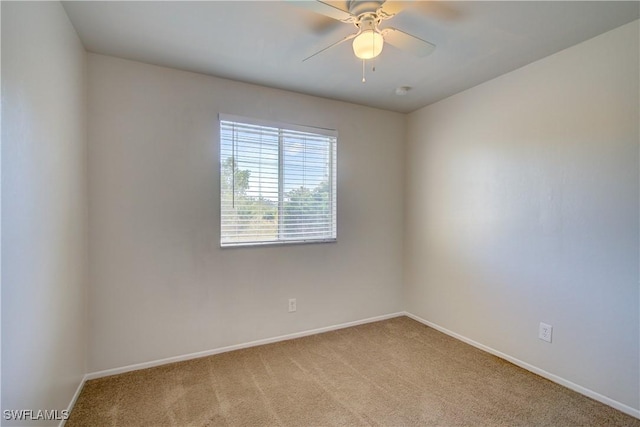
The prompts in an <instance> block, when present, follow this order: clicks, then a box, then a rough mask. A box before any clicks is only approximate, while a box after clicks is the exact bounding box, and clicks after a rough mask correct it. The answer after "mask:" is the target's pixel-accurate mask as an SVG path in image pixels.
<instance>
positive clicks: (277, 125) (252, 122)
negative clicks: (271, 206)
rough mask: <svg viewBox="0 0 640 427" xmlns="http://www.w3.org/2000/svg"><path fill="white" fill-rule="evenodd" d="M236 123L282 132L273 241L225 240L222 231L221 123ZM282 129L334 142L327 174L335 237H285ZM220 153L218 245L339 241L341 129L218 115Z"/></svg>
mask: <svg viewBox="0 0 640 427" xmlns="http://www.w3.org/2000/svg"><path fill="white" fill-rule="evenodd" d="M223 121H224V122H235V123H238V124H241V125H249V126H260V127H267V128H272V129H278V133H279V134H280V136H279V138H278V202H277V204H278V206H277V211H278V223H277V231H276V234H277V237H276V238H275V239H274V240H264V241H245V242H231V243H229V242H223V240H222V239H223V233H222V225H223V223H222V221H223V213H222V211H223V201H222V197H223V192H222V173H223V171H222V146H223V140H222V138H223V137H222V122H223ZM283 131H293V132H303V133H309V134H315V135H320V136H324V137H327V138H329V139H331V138H332V139H333V141H329V144H330V145H329V147H330V148H329V156H330V162H329V166H328V177H329V179H330V182H329V188H330V190H331V193H330V215H331V217H332V222H331V227H332V234H333V237H322V238H309V237H303V238H290V239H286V238H282V237H281V236H282V234H283V228H284V225H283V222H282V220H283V216H282V215H281V214H282V210H283V205H284V202H285V194H286V192H285V191H284V179H283V171H284V160H283V150H284V147H283V136H282V133H283ZM218 132H219V134H218V153H217V161H218V167H219V170H218V178H219V180H220V181H219V184H220V185H219V191H220V192H219V195H218V207H219V218H220V222H219V231H220V239H219V245H220V248H223V249H228V248H241V247H245V248H246V247H261V246H281V245H301V244H315V243H336V242H337V241H338V209H337V205H338V182H337V169H338V132H337V130H335V129H327V128H321V127H315V126H309V125H298V124H291V123H284V122H278V121H274V120H263V119H256V118H250V117H244V116H239V115H235V114H225V113H219V114H218Z"/></svg>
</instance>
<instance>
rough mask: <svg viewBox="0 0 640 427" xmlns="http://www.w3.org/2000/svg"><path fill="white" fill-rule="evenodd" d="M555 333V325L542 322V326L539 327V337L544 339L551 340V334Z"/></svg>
mask: <svg viewBox="0 0 640 427" xmlns="http://www.w3.org/2000/svg"><path fill="white" fill-rule="evenodd" d="M552 333H553V326H551V325H547V324H546V323H542V322H540V328H539V329H538V338H540V339H541V340H542V341H546V342H551V334H552Z"/></svg>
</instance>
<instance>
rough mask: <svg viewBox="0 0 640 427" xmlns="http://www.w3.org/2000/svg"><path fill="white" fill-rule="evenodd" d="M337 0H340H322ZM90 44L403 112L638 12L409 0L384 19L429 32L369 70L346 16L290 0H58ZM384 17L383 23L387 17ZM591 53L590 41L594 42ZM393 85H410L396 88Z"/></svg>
mask: <svg viewBox="0 0 640 427" xmlns="http://www.w3.org/2000/svg"><path fill="white" fill-rule="evenodd" d="M331 3H332V4H335V5H336V6H339V7H342V8H344V9H346V2H345V1H342V2H340V1H338V2H331ZM64 7H65V9H66V11H67V14H68V15H69V18H70V19H71V22H72V23H73V25H74V26H75V28H76V30H77V32H78V34H79V36H80V39H81V40H82V42H83V43H84V46H85V47H86V49H87V50H89V51H91V52H96V53H102V54H106V55H113V56H118V57H122V58H128V59H133V60H137V61H142V62H146V63H150V64H157V65H162V66H167V67H174V68H179V69H183V70H189V71H195V72H199V73H205V74H210V75H214V76H218V77H224V78H229V79H234V80H240V81H244V82H249V83H256V84H260V85H264V86H269V87H275V88H281V89H287V90H291V91H296V92H302V93H307V94H311V95H316V96H322V97H326V98H332V99H339V100H343V101H349V102H354V103H357V104H363V105H369V106H373V107H379V108H383V109H387V110H392V111H399V112H410V111H413V110H416V109H418V108H420V107H422V106H425V105H428V104H431V103H433V102H436V101H438V100H440V99H443V98H445V97H447V96H450V95H453V94H455V93H457V92H460V91H462V90H464V89H467V88H470V87H472V86H475V85H477V84H479V83H481V82H484V81H486V80H489V79H491V78H494V77H497V76H499V75H501V74H504V73H506V72H509V71H511V70H514V69H516V68H519V67H521V66H523V65H525V64H528V63H531V62H533V61H535V60H537V59H540V58H543V57H545V56H547V55H550V54H552V53H554V52H557V51H559V50H562V49H565V48H567V47H569V46H572V45H574V44H577V43H579V42H581V41H583V40H586V39H589V38H591V37H594V36H596V35H598V34H601V33H603V32H606V31H608V30H610V29H613V28H616V27H618V26H620V25H623V24H625V23H627V22H631V21H633V20H636V19H638V17H639V15H640V13H639V11H640V3H639V2H637V1H626V2H613V1H602V2H595V1H587V2H579V1H566V2H564V1H562V2H561V1H553V2H551V1H548V2H541V1H532V2H524V1H517V2H516V1H513V2H512V1H497V2H485V1H468V2H436V1H414V2H406V5H405V9H404V10H403V12H401V13H399V14H398V15H396V16H394V17H393V18H391V19H390V20H388V21H385V22H384V25H386V26H393V27H395V28H398V29H401V30H403V31H406V32H408V33H411V34H414V35H416V36H418V37H420V38H422V39H424V40H428V41H430V42H432V43H434V44H435V45H436V46H437V48H436V50H435V52H434V53H433V54H432V55H430V56H428V57H426V58H417V57H414V56H412V55H411V54H409V53H406V52H403V51H399V50H397V49H396V48H394V47H393V46H385V48H384V50H383V52H382V54H381V55H380V56H379V57H378V58H377V59H376V61H375V65H376V71H375V72H371V68H370V67H368V70H367V82H366V83H361V81H360V80H361V73H362V62H361V61H359V60H357V59H356V58H355V56H354V55H353V51H352V49H351V46H350V43H348V42H347V43H343V44H341V45H339V46H337V47H335V48H333V49H330V50H328V51H326V52H324V53H322V54H320V55H318V56H316V57H314V58H312V59H311V60H309V61H306V62H304V63H303V62H302V59H304V58H305V57H307V56H309V55H311V54H312V53H314V52H316V51H318V50H320V49H322V48H324V47H326V46H328V45H330V44H332V43H334V42H336V41H338V40H340V39H341V38H343V37H345V36H346V35H348V34H350V33H353V32H354V31H355V27H354V26H353V25H352V24H344V23H341V22H338V21H334V20H332V19H330V18H327V17H324V16H322V15H318V14H315V13H313V12H311V11H309V10H307V9H305V8H303V7H300V6H299V5H297V4H296V2H292V1H195V2H184V1H178V2H172V1H142V2H108V1H107V2H103V1H88V2H81V1H75V2H64ZM384 25H383V26H384ZM593 54H594V55H598V52H593ZM399 86H411V87H412V89H411V90H410V91H409V93H408V94H407V95H405V96H398V95H395V93H394V92H395V89H396V88H397V87H399Z"/></svg>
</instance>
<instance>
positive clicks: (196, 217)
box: [89, 54, 405, 371]
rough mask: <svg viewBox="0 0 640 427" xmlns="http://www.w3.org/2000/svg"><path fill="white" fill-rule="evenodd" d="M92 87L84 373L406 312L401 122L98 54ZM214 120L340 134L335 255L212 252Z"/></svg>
mask: <svg viewBox="0 0 640 427" xmlns="http://www.w3.org/2000/svg"><path fill="white" fill-rule="evenodd" d="M89 87H90V92H89V99H90V103H89V104H90V105H89V123H90V126H89V129H90V130H89V200H90V207H89V213H90V223H91V227H90V249H91V250H90V283H91V286H90V304H89V305H90V308H91V310H90V311H91V313H90V317H91V331H92V334H91V342H90V359H89V360H90V361H89V370H90V371H97V370H102V369H108V368H115V367H122V366H125V365H128V364H133V363H140V362H146V361H151V360H156V359H160V358H166V357H171V356H177V355H183V354H188V353H192V352H197V351H204V350H209V349H215V348H219V347H223V346H228V345H233V344H239V343H245V342H248V341H252V340H257V339H262V338H271V337H274V336H278V335H282V334H287V333H293V332H299V331H304V330H308V329H312V328H318V327H325V326H329V325H334V324H339V323H343V322H348V321H355V320H359V319H364V318H368V317H372V316H378V315H384V314H389V313H393V312H397V311H399V310H400V309H401V308H402V307H401V295H400V293H401V290H402V286H401V281H402V248H403V247H402V220H403V203H402V200H403V199H402V198H403V172H402V171H403V162H404V160H403V159H404V157H403V150H404V148H403V146H404V140H405V117H404V116H403V115H401V114H397V113H390V112H385V111H381V110H376V109H372V108H366V107H361V106H356V105H353V104H347V103H342V102H336V101H330V100H324V99H320V98H315V97H310V96H304V95H299V94H295V93H291V92H285V91H279V90H274V89H267V88H264V87H259V86H253V85H248V84H244V83H238V82H233V81H229V80H223V79H218V78H214V77H209V76H204V75H199V74H194V73H189V72H184V71H178V70H173V69H168V68H162V67H157V66H151V65H146V64H141V63H138V62H132V61H126V60H121V59H116V58H112V57H107V56H101V55H94V54H90V55H89ZM218 113H229V114H238V115H243V116H246V117H253V118H259V119H267V120H276V121H281V122H286V123H297V124H305V125H311V126H317V127H324V128H333V129H337V130H338V133H339V141H338V188H339V190H338V242H337V243H335V244H310V245H294V246H280V247H259V248H231V249H229V248H228V249H224V250H222V249H220V248H219V241H220V237H219V232H220V231H219V228H220V226H219V223H220V219H219V176H218V174H219V164H218V158H217V154H218V133H219V132H218V118H217V117H218ZM288 298H297V302H298V311H297V312H296V313H295V314H292V313H288V312H287V300H288Z"/></svg>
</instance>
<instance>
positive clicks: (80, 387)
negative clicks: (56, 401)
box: [58, 375, 87, 427]
mask: <svg viewBox="0 0 640 427" xmlns="http://www.w3.org/2000/svg"><path fill="white" fill-rule="evenodd" d="M86 381H87V376H86V375H85V376H84V377H82V380H81V381H80V384H79V385H78V388H77V389H76V392H75V393H74V394H73V397H72V398H71V402H69V406H67V411H69V413H71V410H72V409H73V407H74V406H75V404H76V401H77V400H78V396H80V392H81V391H82V387H84V383H85V382H86ZM66 422H67V420H61V421H60V424H58V427H64V425H65V423H66Z"/></svg>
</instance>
